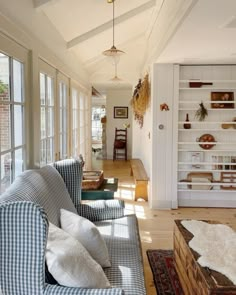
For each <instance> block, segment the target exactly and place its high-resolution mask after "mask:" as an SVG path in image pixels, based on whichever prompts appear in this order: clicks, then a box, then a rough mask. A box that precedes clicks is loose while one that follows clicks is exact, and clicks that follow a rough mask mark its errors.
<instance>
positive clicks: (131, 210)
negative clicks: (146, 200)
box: [125, 202, 146, 219]
mask: <svg viewBox="0 0 236 295" xmlns="http://www.w3.org/2000/svg"><path fill="white" fill-rule="evenodd" d="M125 213H126V214H136V216H137V217H138V218H139V219H146V214H145V210H144V208H143V206H141V205H138V204H137V205H136V204H131V203H127V202H126V203H125Z"/></svg>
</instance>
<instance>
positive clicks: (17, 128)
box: [14, 105, 23, 147]
mask: <svg viewBox="0 0 236 295" xmlns="http://www.w3.org/2000/svg"><path fill="white" fill-rule="evenodd" d="M22 127H23V107H22V106H21V105H15V106H14V140H15V147H16V146H19V145H22V144H23V133H22Z"/></svg>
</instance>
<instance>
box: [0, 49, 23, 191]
mask: <svg viewBox="0 0 236 295" xmlns="http://www.w3.org/2000/svg"><path fill="white" fill-rule="evenodd" d="M24 117H25V85H24V64H23V63H22V62H20V61H18V60H17V59H15V58H13V57H9V56H7V55H5V54H2V53H0V157H1V166H0V193H3V192H4V191H5V190H6V188H7V187H8V186H10V184H11V183H12V182H13V180H14V179H15V178H16V176H17V175H19V174H20V173H21V172H22V171H23V170H24V167H25V153H26V144H25V120H24Z"/></svg>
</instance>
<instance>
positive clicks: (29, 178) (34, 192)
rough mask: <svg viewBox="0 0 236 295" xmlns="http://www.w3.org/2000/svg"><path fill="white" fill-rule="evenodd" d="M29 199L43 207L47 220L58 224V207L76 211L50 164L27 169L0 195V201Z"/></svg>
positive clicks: (60, 179) (64, 186) (63, 184)
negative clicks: (39, 167)
mask: <svg viewBox="0 0 236 295" xmlns="http://www.w3.org/2000/svg"><path fill="white" fill-rule="evenodd" d="M16 201H31V202H34V203H36V204H39V205H40V206H41V207H43V208H44V210H45V211H46V213H47V215H48V220H49V221H50V222H52V223H53V224H55V225H57V226H59V225H60V209H61V208H63V209H66V210H68V211H71V212H73V213H76V212H77V211H76V209H75V206H74V204H73V202H72V200H71V197H70V195H69V193H68V190H67V188H66V185H65V183H64V181H63V179H62V177H61V175H60V174H59V173H58V171H57V170H56V169H55V168H54V167H52V166H50V165H47V166H44V167H42V168H41V169H35V170H27V171H25V172H23V173H22V174H21V175H19V176H18V177H17V178H16V179H15V181H14V183H13V184H12V185H11V186H10V187H9V188H8V189H7V191H6V192H5V193H4V194H3V195H2V196H1V197H0V203H2V202H16Z"/></svg>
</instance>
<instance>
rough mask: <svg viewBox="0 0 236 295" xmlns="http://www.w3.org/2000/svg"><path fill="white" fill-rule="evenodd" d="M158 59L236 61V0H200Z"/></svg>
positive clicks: (185, 61) (198, 61)
mask: <svg viewBox="0 0 236 295" xmlns="http://www.w3.org/2000/svg"><path fill="white" fill-rule="evenodd" d="M158 62H174V63H184V64H185V63H204V64H205V63H220V64H222V63H236V1H235V0H198V2H197V3H196V5H195V6H194V8H193V9H192V11H191V12H190V13H189V15H188V16H187V17H186V19H185V20H184V22H183V23H182V25H181V26H180V27H179V29H178V30H177V32H176V33H175V35H174V36H173V38H172V39H171V40H170V42H169V43H168V45H167V46H166V48H165V50H164V51H163V52H162V54H161V55H160V56H159V58H158Z"/></svg>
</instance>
